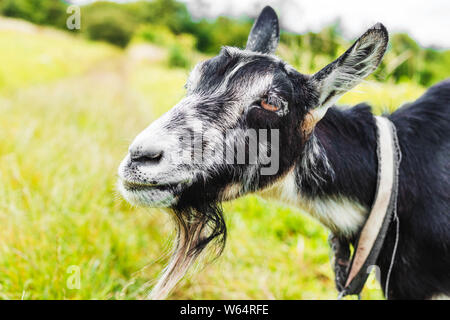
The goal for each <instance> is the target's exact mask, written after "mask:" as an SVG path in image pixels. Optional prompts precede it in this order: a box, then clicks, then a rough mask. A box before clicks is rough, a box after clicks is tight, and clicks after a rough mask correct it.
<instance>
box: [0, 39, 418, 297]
mask: <svg viewBox="0 0 450 320" xmlns="http://www.w3.org/2000/svg"><path fill="white" fill-rule="evenodd" d="M13 46H14V52H13V51H12V49H11V48H12V47H13ZM0 47H1V48H2V50H0V61H2V64H0V75H1V76H2V78H1V79H2V82H1V84H0V88H1V89H0V90H2V91H1V94H0V137H2V138H1V139H0V226H1V232H0V297H1V298H4V299H136V298H143V297H145V296H146V294H147V291H148V289H149V287H150V286H151V285H152V284H153V282H152V281H153V279H155V277H156V276H157V274H158V273H159V272H160V271H161V269H162V267H163V265H164V263H165V262H166V261H167V255H164V253H167V249H168V248H169V247H170V239H171V234H172V229H171V225H170V224H169V223H168V219H167V215H166V214H165V213H164V212H162V211H160V210H150V209H141V208H132V207H130V206H129V205H128V204H126V203H125V202H124V201H123V200H121V198H120V197H119V196H118V194H117V192H116V191H115V183H116V170H117V167H118V164H119V162H120V160H121V159H122V157H123V156H124V155H125V153H126V151H127V147H128V144H129V142H130V141H131V139H133V138H134V136H135V135H136V134H137V133H138V132H140V131H141V130H142V129H143V128H144V127H145V126H146V125H148V124H149V123H150V122H151V120H152V119H155V118H156V117H157V116H159V115H161V114H162V113H163V112H164V111H165V110H167V109H169V108H170V107H171V106H172V105H173V104H175V103H176V102H177V101H178V100H179V98H180V97H181V96H182V95H183V93H184V90H183V84H184V81H185V79H186V72H185V71H184V70H178V69H170V68H167V67H165V66H164V65H161V64H159V63H158V62H148V63H145V62H137V61H131V60H130V58H129V56H127V53H126V52H123V51H118V50H116V49H114V50H113V49H111V48H109V47H107V46H105V45H99V44H94V43H86V42H83V41H81V40H78V39H74V38H72V37H67V38H65V39H60V38H58V39H54V38H51V37H49V36H47V35H46V36H41V35H35V36H33V37H31V38H29V37H27V36H25V35H23V34H19V33H12V32H10V33H5V32H0ZM4 48H6V50H3V49H4ZM8 48H9V49H8ZM42 56H44V57H51V60H50V62H49V63H48V64H44V65H42V64H40V62H39V61H40V59H41V58H42ZM46 59H47V58H46ZM5 62H6V63H5ZM94 63H95V64H94ZM359 90H360V91H363V93H357V92H356V93H351V94H347V95H346V96H345V97H344V98H343V101H344V102H345V103H354V102H357V101H358V102H359V101H360V100H366V101H369V102H372V103H374V104H375V106H376V107H377V110H378V112H379V111H381V110H382V109H383V108H387V109H393V108H395V107H396V106H398V105H399V104H401V103H402V102H404V101H405V100H411V99H414V98H416V97H417V96H419V95H420V93H421V92H422V91H423V89H422V88H420V87H416V86H414V85H404V86H392V85H385V84H378V83H377V84H374V85H372V84H367V85H364V86H361V87H359ZM225 212H226V220H227V223H228V226H229V242H228V244H227V247H226V250H225V253H224V255H223V256H222V257H221V258H220V259H219V260H218V261H217V262H216V263H214V264H211V265H206V266H201V267H200V269H199V270H200V272H199V273H198V272H197V273H192V274H191V275H190V276H188V277H187V278H186V279H185V280H183V281H182V282H181V284H180V286H178V288H177V289H176V290H175V291H174V292H173V294H172V296H171V297H170V298H174V299H181V298H188V299H190V298H193V299H203V298H208V299H215V298H222V299H226V298H229V299H324V298H325V299H328V298H329V299H332V298H335V297H336V292H335V289H334V283H333V275H332V271H331V268H330V266H329V249H328V245H327V241H326V239H327V231H326V230H325V229H324V228H323V227H322V226H320V225H319V224H318V223H316V222H314V221H313V220H311V219H310V218H309V217H308V216H307V215H306V214H305V213H302V212H299V211H298V210H296V209H292V208H287V207H285V206H282V205H279V204H275V203H266V202H264V201H263V200H259V199H257V198H256V197H253V196H249V197H245V198H243V199H240V200H237V201H234V202H232V203H227V204H225ZM71 266H72V268H71ZM73 266H75V269H76V270H79V271H80V273H79V275H80V286H79V288H73V287H72V286H71V285H70V277H71V275H72V271H71V270H73ZM364 297H365V298H369V299H376V298H380V297H381V293H380V291H379V290H378V289H377V287H376V286H375V288H374V287H373V286H371V288H369V289H366V290H365V291H364Z"/></svg>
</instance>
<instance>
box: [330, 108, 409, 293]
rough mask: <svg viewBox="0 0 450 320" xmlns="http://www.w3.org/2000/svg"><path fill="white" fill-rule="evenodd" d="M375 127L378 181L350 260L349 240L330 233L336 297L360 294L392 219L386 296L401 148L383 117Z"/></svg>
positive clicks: (395, 213)
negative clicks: (370, 206)
mask: <svg viewBox="0 0 450 320" xmlns="http://www.w3.org/2000/svg"><path fill="white" fill-rule="evenodd" d="M375 123H376V128H377V158H378V181H377V190H376V196H375V200H374V202H373V204H372V208H371V210H370V214H369V216H368V217H367V219H366V221H365V223H364V225H363V227H362V229H361V231H360V233H359V237H358V239H357V241H356V246H355V250H354V255H353V258H352V259H351V262H350V242H349V241H348V240H347V239H341V238H339V237H337V236H334V235H331V237H330V244H331V247H332V250H333V251H334V255H335V256H334V262H333V267H334V271H335V281H336V287H337V289H338V291H339V297H344V296H346V295H351V294H357V295H359V294H360V292H361V290H362V288H363V287H364V284H365V282H366V281H367V277H368V276H369V273H370V271H371V268H372V267H373V266H375V264H376V262H377V259H378V256H379V254H380V251H381V248H382V247H383V243H384V240H385V238H386V234H387V231H388V227H389V224H390V222H391V220H392V219H395V220H396V222H397V237H396V241H395V245H394V252H393V254H392V259H391V266H390V268H389V271H388V277H387V280H386V288H385V292H386V297H387V296H388V284H389V277H390V272H391V270H392V265H393V261H394V257H395V251H396V248H397V241H398V226H399V225H398V217H397V195H398V172H399V167H400V162H401V151H400V147H399V144H398V138H397V133H396V129H395V126H394V124H393V123H392V122H391V121H389V120H388V119H387V118H385V117H379V116H376V117H375Z"/></svg>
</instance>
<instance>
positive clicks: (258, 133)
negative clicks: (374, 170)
mask: <svg viewBox="0 0 450 320" xmlns="http://www.w3.org/2000/svg"><path fill="white" fill-rule="evenodd" d="M387 41H388V35H387V32H386V29H385V28H384V26H383V25H381V24H377V25H375V26H374V27H373V28H371V29H369V30H368V31H367V32H366V33H364V34H363V35H362V36H361V37H360V38H359V39H358V40H357V41H356V42H355V43H354V44H353V46H351V47H350V48H349V49H348V50H347V51H346V52H345V53H344V54H343V55H342V56H341V57H339V58H338V59H337V60H336V61H334V62H333V63H331V64H329V65H328V66H326V67H325V68H323V69H322V70H321V71H319V72H317V73H316V74H314V75H312V76H307V75H303V74H301V73H299V72H297V71H296V70H295V69H294V68H292V67H291V66H289V65H288V64H286V63H285V62H283V61H282V60H280V59H279V58H277V57H276V56H274V55H273V54H274V52H275V50H276V47H277V45H278V42H279V26H278V19H277V16H276V14H275V12H274V11H273V9H272V8H270V7H266V8H264V9H263V11H262V12H261V14H260V16H259V17H258V19H257V20H256V22H255V24H254V25H253V28H252V30H251V32H250V35H249V38H248V41H247V46H246V48H245V50H241V49H237V48H230V47H224V48H223V49H222V50H221V52H220V54H219V55H217V56H216V57H214V58H212V59H209V60H207V61H205V62H202V63H199V64H198V65H197V66H196V67H195V68H194V70H193V71H192V72H191V75H190V76H189V79H188V81H187V85H186V89H187V94H186V97H185V98H184V99H183V100H181V101H180V103H178V104H177V105H176V106H175V107H173V108H172V109H171V110H170V111H169V112H167V113H166V114H165V115H163V116H162V117H161V118H159V119H158V120H156V121H155V122H153V123H152V124H151V125H150V126H149V127H148V128H146V129H145V130H144V131H143V132H142V133H140V134H139V135H138V136H137V137H136V139H135V140H134V142H133V143H132V144H131V146H130V148H129V153H128V155H127V156H126V157H125V159H124V160H123V161H122V164H121V165H120V167H119V177H120V179H119V189H120V191H121V193H122V194H123V196H124V197H125V199H127V200H128V201H129V202H131V203H133V204H137V205H145V206H152V207H170V208H172V209H173V211H174V215H173V216H174V218H175V221H176V225H177V230H178V237H177V239H178V242H177V244H176V248H175V253H174V255H173V258H172V261H171V263H170V264H169V267H168V268H167V269H166V271H165V274H164V275H163V277H162V278H161V279H160V282H159V283H158V284H157V286H156V287H155V289H154V291H153V292H154V297H156V298H161V297H164V295H165V294H167V292H168V290H170V288H171V287H172V286H173V285H174V284H175V283H176V281H177V280H178V279H179V278H180V277H181V276H182V275H183V274H184V272H185V271H186V269H187V268H188V266H189V265H190V264H191V262H192V261H193V260H194V258H195V257H196V256H197V255H198V254H199V253H200V252H201V251H202V249H203V248H204V247H205V246H206V245H207V244H208V243H210V242H211V241H213V240H214V241H213V242H214V243H216V244H218V248H219V251H220V250H221V249H222V248H223V244H224V241H225V230H226V229H225V223H224V221H223V216H222V213H221V210H220V206H219V205H218V204H219V203H220V202H221V201H223V200H230V199H234V198H236V197H239V196H241V195H245V194H247V193H250V192H253V191H257V190H262V189H265V188H267V187H269V186H271V185H272V184H273V183H274V182H276V181H277V180H279V179H280V178H281V177H283V176H284V175H285V174H286V173H287V172H289V171H290V170H291V169H292V168H293V167H294V165H295V162H296V160H297V159H299V157H300V155H301V152H302V151H303V149H304V146H305V143H306V142H307V140H308V138H309V137H310V134H311V132H312V131H313V129H314V126H315V125H316V123H317V122H318V121H319V120H320V119H321V118H322V117H323V116H324V115H325V112H326V110H327V109H328V108H329V107H330V106H331V105H332V104H333V102H335V101H336V99H337V98H338V97H339V96H340V95H342V94H343V93H344V92H346V91H347V90H349V89H351V88H352V87H354V86H355V85H356V84H357V83H359V82H360V81H361V80H362V79H363V78H365V77H366V76H368V75H369V74H370V73H371V72H373V71H374V70H375V68H376V67H377V66H378V64H379V63H380V61H381V58H382V56H383V54H384V52H385V50H386V46H387Z"/></svg>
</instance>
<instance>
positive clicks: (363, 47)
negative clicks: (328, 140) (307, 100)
mask: <svg viewBox="0 0 450 320" xmlns="http://www.w3.org/2000/svg"><path fill="white" fill-rule="evenodd" d="M388 41H389V35H388V32H387V30H386V28H385V27H384V26H383V25H382V24H381V23H377V24H376V25H374V26H373V27H372V28H370V29H369V30H367V31H366V32H365V33H364V34H363V35H362V36H361V37H360V38H359V39H358V40H356V42H355V43H354V44H353V45H352V46H351V47H350V48H349V49H348V50H347V51H346V52H345V53H344V54H342V55H341V56H340V57H339V58H338V59H336V60H335V61H333V62H332V63H330V64H329V65H327V66H326V67H325V68H323V69H322V70H320V71H319V72H317V73H316V74H314V75H313V76H312V77H311V78H310V80H309V81H311V83H312V84H313V86H315V88H316V89H317V90H318V92H319V97H318V98H319V100H318V105H317V106H316V107H315V109H313V110H312V111H311V112H312V116H313V118H314V119H315V121H319V120H320V119H321V118H322V117H323V116H324V115H325V113H326V111H327V110H328V108H329V107H330V106H332V105H333V103H334V102H336V100H337V99H338V98H339V97H340V96H341V95H342V94H344V93H345V92H347V91H348V90H350V89H352V88H353V87H354V86H356V85H357V84H358V83H360V82H361V81H362V80H363V79H364V78H366V77H367V76H368V75H370V74H371V73H372V72H373V71H375V69H376V68H377V67H378V65H379V64H380V62H381V60H382V58H383V55H384V53H385V52H386V48H387V44H388Z"/></svg>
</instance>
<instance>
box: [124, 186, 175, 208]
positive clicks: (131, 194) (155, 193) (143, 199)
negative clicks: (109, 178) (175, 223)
mask: <svg viewBox="0 0 450 320" xmlns="http://www.w3.org/2000/svg"><path fill="white" fill-rule="evenodd" d="M117 188H118V190H119V192H120V193H121V194H122V196H123V197H124V199H125V200H126V201H128V202H129V203H130V204H132V205H135V206H141V207H150V208H167V207H171V206H173V205H175V204H176V202H177V201H178V197H177V196H176V195H175V194H174V193H173V191H172V190H168V189H162V190H161V189H158V188H148V189H145V188H141V189H139V190H131V189H127V188H126V187H125V186H124V184H123V182H122V181H119V182H118V186H117Z"/></svg>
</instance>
